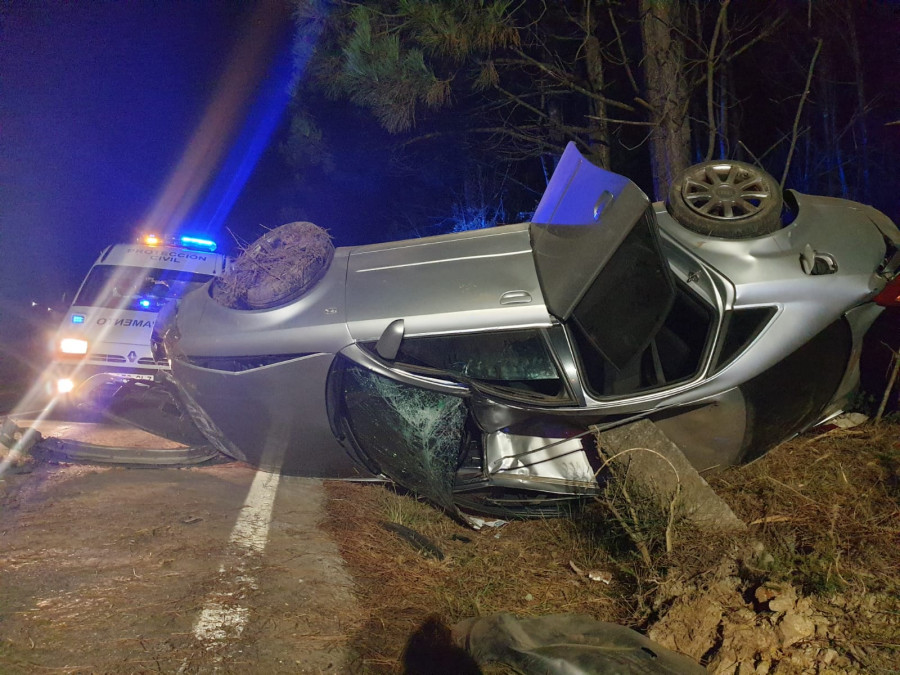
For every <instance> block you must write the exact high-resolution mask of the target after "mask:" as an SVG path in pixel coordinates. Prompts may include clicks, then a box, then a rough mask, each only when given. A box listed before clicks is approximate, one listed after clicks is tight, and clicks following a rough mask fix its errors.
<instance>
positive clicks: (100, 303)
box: [72, 265, 213, 312]
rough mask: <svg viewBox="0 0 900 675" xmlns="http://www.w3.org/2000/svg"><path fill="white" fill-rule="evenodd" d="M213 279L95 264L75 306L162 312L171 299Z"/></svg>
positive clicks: (188, 274)
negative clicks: (162, 308)
mask: <svg viewBox="0 0 900 675" xmlns="http://www.w3.org/2000/svg"><path fill="white" fill-rule="evenodd" d="M212 278H213V277H212V275H211V274H197V273H194V272H181V271H179V270H170V269H163V268H158V267H129V266H124V265H95V266H94V267H93V268H92V269H91V271H90V273H89V274H88V276H87V279H85V280H84V283H83V284H82V285H81V290H80V291H78V296H77V297H76V298H75V302H74V303H72V304H73V305H74V306H78V307H109V308H113V309H128V310H133V311H137V312H158V311H159V310H160V308H161V307H162V306H163V305H164V304H166V303H167V302H168V301H169V300H171V299H173V298H180V297H181V296H182V295H184V294H185V293H187V292H188V291H190V290H193V289H194V288H197V287H198V286H200V285H201V284H204V283H206V282H207V281H209V280H210V279H212Z"/></svg>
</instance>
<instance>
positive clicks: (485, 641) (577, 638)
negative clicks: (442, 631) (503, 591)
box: [453, 614, 706, 675]
mask: <svg viewBox="0 0 900 675" xmlns="http://www.w3.org/2000/svg"><path fill="white" fill-rule="evenodd" d="M453 637H454V639H455V640H456V643H457V644H458V645H460V646H464V647H465V648H466V650H467V651H468V652H469V654H471V655H472V656H473V657H474V658H475V660H476V661H477V662H478V664H479V665H487V664H489V663H502V664H504V665H507V666H509V667H511V668H513V669H514V670H515V671H516V672H519V673H546V674H547V675H555V674H559V675H561V674H563V673H578V674H579V675H606V674H609V673H646V674H651V673H660V674H662V673H666V674H670V675H671V674H674V673H678V674H679V675H690V674H691V673H696V674H698V675H699V674H700V673H705V672H706V670H704V668H703V667H702V666H700V665H699V664H698V663H697V662H696V661H693V660H692V659H689V658H688V657H686V656H684V655H682V654H678V653H676V652H674V651H671V650H669V649H667V648H665V647H663V646H662V645H660V644H657V643H654V642H652V641H651V640H649V639H648V638H646V637H645V636H643V635H641V634H640V633H638V632H637V631H634V630H631V629H630V628H626V627H625V626H620V625H618V624H615V623H607V622H604V621H597V620H596V619H594V618H593V617H591V616H588V615H584V614H556V615H549V616H539V617H529V618H521V619H519V618H516V617H514V616H513V615H512V614H495V615H493V616H485V617H478V618H472V619H464V620H463V621H460V622H459V623H457V624H456V625H455V626H454V627H453Z"/></svg>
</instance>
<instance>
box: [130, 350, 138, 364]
mask: <svg viewBox="0 0 900 675" xmlns="http://www.w3.org/2000/svg"><path fill="white" fill-rule="evenodd" d="M136 358H137V353H135V351H134V350H133V349H132V350H131V351H130V352H128V362H129V363H134V360H135V359H136Z"/></svg>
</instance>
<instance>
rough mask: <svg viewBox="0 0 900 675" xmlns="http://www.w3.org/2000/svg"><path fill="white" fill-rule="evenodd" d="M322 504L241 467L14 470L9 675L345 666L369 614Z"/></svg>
mask: <svg viewBox="0 0 900 675" xmlns="http://www.w3.org/2000/svg"><path fill="white" fill-rule="evenodd" d="M38 455H39V456H40V453H38ZM322 500H323V490H322V486H321V481H319V480H317V479H310V478H300V477H294V476H279V475H277V474H270V473H265V472H257V471H256V470H254V469H252V468H251V467H248V466H246V465H243V464H239V463H234V462H230V463H218V464H212V465H202V466H194V467H186V468H172V467H169V468H150V469H147V468H144V469H134V468H125V467H121V466H110V465H106V466H101V465H91V464H74V463H71V464H70V463H55V462H54V461H52V460H50V459H46V458H44V459H38V460H37V461H33V462H30V463H29V464H26V465H25V466H24V467H20V468H19V469H16V470H14V471H13V472H8V473H7V474H6V475H4V476H2V477H0V541H2V542H3V545H2V549H0V672H3V673H33V672H43V671H48V672H65V673H89V672H90V673H93V672H103V673H137V672H179V673H204V672H224V673H228V672H235V673H282V672H284V673H288V672H290V673H296V672H310V673H320V672H346V670H347V663H348V662H349V661H350V660H352V655H351V654H348V653H347V651H346V649H345V646H344V645H345V644H346V641H347V638H348V636H349V635H351V634H352V632H353V631H354V630H355V629H356V628H357V625H356V623H355V622H356V619H357V617H358V612H357V609H356V606H355V601H354V598H353V594H352V581H351V579H350V578H349V576H348V575H347V573H346V572H345V570H344V567H343V561H342V560H341V558H340V555H339V553H338V551H337V549H336V547H335V545H334V543H333V542H332V541H331V540H330V539H329V537H328V536H327V535H326V534H324V533H323V532H322V531H321V530H320V529H319V528H318V527H317V523H319V522H320V521H321V520H322V518H323V516H324V511H323V501H322Z"/></svg>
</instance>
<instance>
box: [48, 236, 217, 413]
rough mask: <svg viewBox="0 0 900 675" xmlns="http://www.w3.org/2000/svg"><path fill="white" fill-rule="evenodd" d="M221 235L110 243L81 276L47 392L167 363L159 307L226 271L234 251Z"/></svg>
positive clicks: (117, 380) (76, 390)
mask: <svg viewBox="0 0 900 675" xmlns="http://www.w3.org/2000/svg"><path fill="white" fill-rule="evenodd" d="M215 250H216V244H215V242H214V241H211V240H209V239H204V238H200V237H191V236H180V237H175V238H170V239H163V238H161V237H159V236H156V235H147V236H144V237H142V238H141V239H140V240H138V242H136V243H134V244H116V245H114V246H109V247H107V248H106V249H104V250H103V251H102V252H101V254H100V257H99V258H97V261H96V262H95V263H94V265H93V267H91V270H90V272H88V275H87V276H86V277H85V279H84V281H83V282H82V283H81V287H80V288H79V289H78V294H77V295H76V296H75V300H74V302H73V303H72V306H71V307H70V308H69V311H68V313H67V314H66V316H65V318H64V319H63V322H62V325H60V327H59V330H58V331H57V333H56V337H55V339H54V355H53V363H52V364H51V368H50V372H51V375H50V379H49V382H48V387H47V388H48V390H49V391H48V393H49V394H52V395H54V394H55V395H59V396H61V397H62V398H63V399H64V400H75V401H78V400H82V399H85V398H88V397H90V396H91V395H92V394H93V393H96V392H98V391H100V390H102V389H103V388H106V387H109V386H111V385H112V386H116V387H118V386H121V385H122V384H124V383H125V382H127V381H129V380H148V381H152V380H153V379H154V378H155V375H156V373H157V372H158V371H159V370H160V369H165V368H168V364H167V363H165V362H158V361H156V360H155V359H154V358H153V355H152V354H151V352H150V337H151V335H152V333H153V326H154V325H155V323H156V321H157V319H158V317H159V315H160V311H162V310H163V309H164V308H165V307H166V306H167V305H168V304H169V303H173V302H175V301H177V299H178V298H180V297H181V296H182V295H184V293H186V292H187V291H189V290H193V289H194V288H197V287H198V286H200V285H202V284H204V283H206V282H207V281H209V280H210V279H212V278H213V277H215V276H217V275H219V274H221V273H222V272H223V271H224V269H225V266H226V264H227V262H228V258H227V257H226V256H225V255H223V254H220V253H216V252H215Z"/></svg>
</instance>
